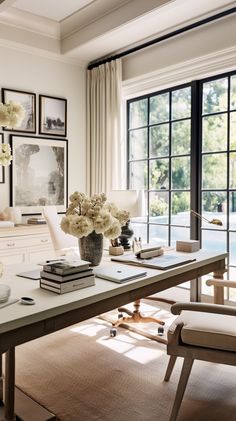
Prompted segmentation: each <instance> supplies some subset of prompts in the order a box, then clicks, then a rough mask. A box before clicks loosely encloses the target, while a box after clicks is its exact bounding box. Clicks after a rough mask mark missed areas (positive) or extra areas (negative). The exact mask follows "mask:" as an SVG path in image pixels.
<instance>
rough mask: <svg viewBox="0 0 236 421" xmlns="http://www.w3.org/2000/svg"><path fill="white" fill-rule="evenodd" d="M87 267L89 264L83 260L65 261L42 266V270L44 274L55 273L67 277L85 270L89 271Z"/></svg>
mask: <svg viewBox="0 0 236 421" xmlns="http://www.w3.org/2000/svg"><path fill="white" fill-rule="evenodd" d="M89 265H90V262H86V261H85V260H76V261H73V262H72V261H71V262H68V261H65V262H56V263H50V264H47V265H44V266H43V270H44V271H45V272H51V273H57V274H58V275H69V274H71V273H78V272H82V271H83V270H87V269H89Z"/></svg>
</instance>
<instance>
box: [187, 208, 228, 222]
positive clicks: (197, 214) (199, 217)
mask: <svg viewBox="0 0 236 421" xmlns="http://www.w3.org/2000/svg"><path fill="white" fill-rule="evenodd" d="M190 212H191V213H192V214H193V215H194V216H196V217H197V218H198V219H203V220H204V221H206V222H208V224H213V225H220V226H222V225H223V223H222V221H221V220H220V219H217V218H213V219H212V220H209V219H207V218H205V216H202V215H200V214H199V213H197V212H195V211H194V210H192V209H191V211H190Z"/></svg>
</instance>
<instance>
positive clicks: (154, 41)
mask: <svg viewBox="0 0 236 421" xmlns="http://www.w3.org/2000/svg"><path fill="white" fill-rule="evenodd" d="M235 12H236V7H232V8H231V9H228V10H224V11H223V12H220V13H217V14H216V15H212V16H209V17H207V18H205V19H202V20H199V21H197V22H194V23H191V24H190V25H187V26H184V27H183V28H180V29H176V30H175V31H173V32H169V33H168V34H165V35H162V36H161V37H158V38H154V39H152V40H150V41H147V42H145V43H143V44H140V45H137V46H136V47H133V48H130V49H129V50H125V51H123V52H121V53H118V54H115V55H114V56H110V57H107V58H104V59H99V60H98V61H95V62H91V63H90V64H89V65H88V70H92V69H94V68H95V67H98V66H100V65H101V64H105V63H107V62H110V61H112V60H117V59H118V58H122V57H125V56H127V55H129V54H132V53H135V52H136V51H139V50H142V49H144V48H147V47H150V46H151V45H154V44H158V43H159V42H162V41H165V40H166V39H169V38H172V37H175V36H177V35H180V34H183V33H184V32H187V31H190V30H191V29H195V28H198V27H199V26H202V25H205V24H206V23H209V22H212V21H214V20H217V19H220V18H222V17H224V16H227V15H231V14H233V13H235Z"/></svg>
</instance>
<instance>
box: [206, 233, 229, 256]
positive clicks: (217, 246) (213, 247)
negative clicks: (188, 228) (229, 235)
mask: <svg viewBox="0 0 236 421" xmlns="http://www.w3.org/2000/svg"><path fill="white" fill-rule="evenodd" d="M202 248H204V249H205V250H209V251H219V252H222V253H226V251H227V247H226V232H220V231H213V230H202Z"/></svg>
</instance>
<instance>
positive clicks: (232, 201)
mask: <svg viewBox="0 0 236 421" xmlns="http://www.w3.org/2000/svg"><path fill="white" fill-rule="evenodd" d="M229 227H230V229H236V192H235V191H233V192H230V196H229Z"/></svg>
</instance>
